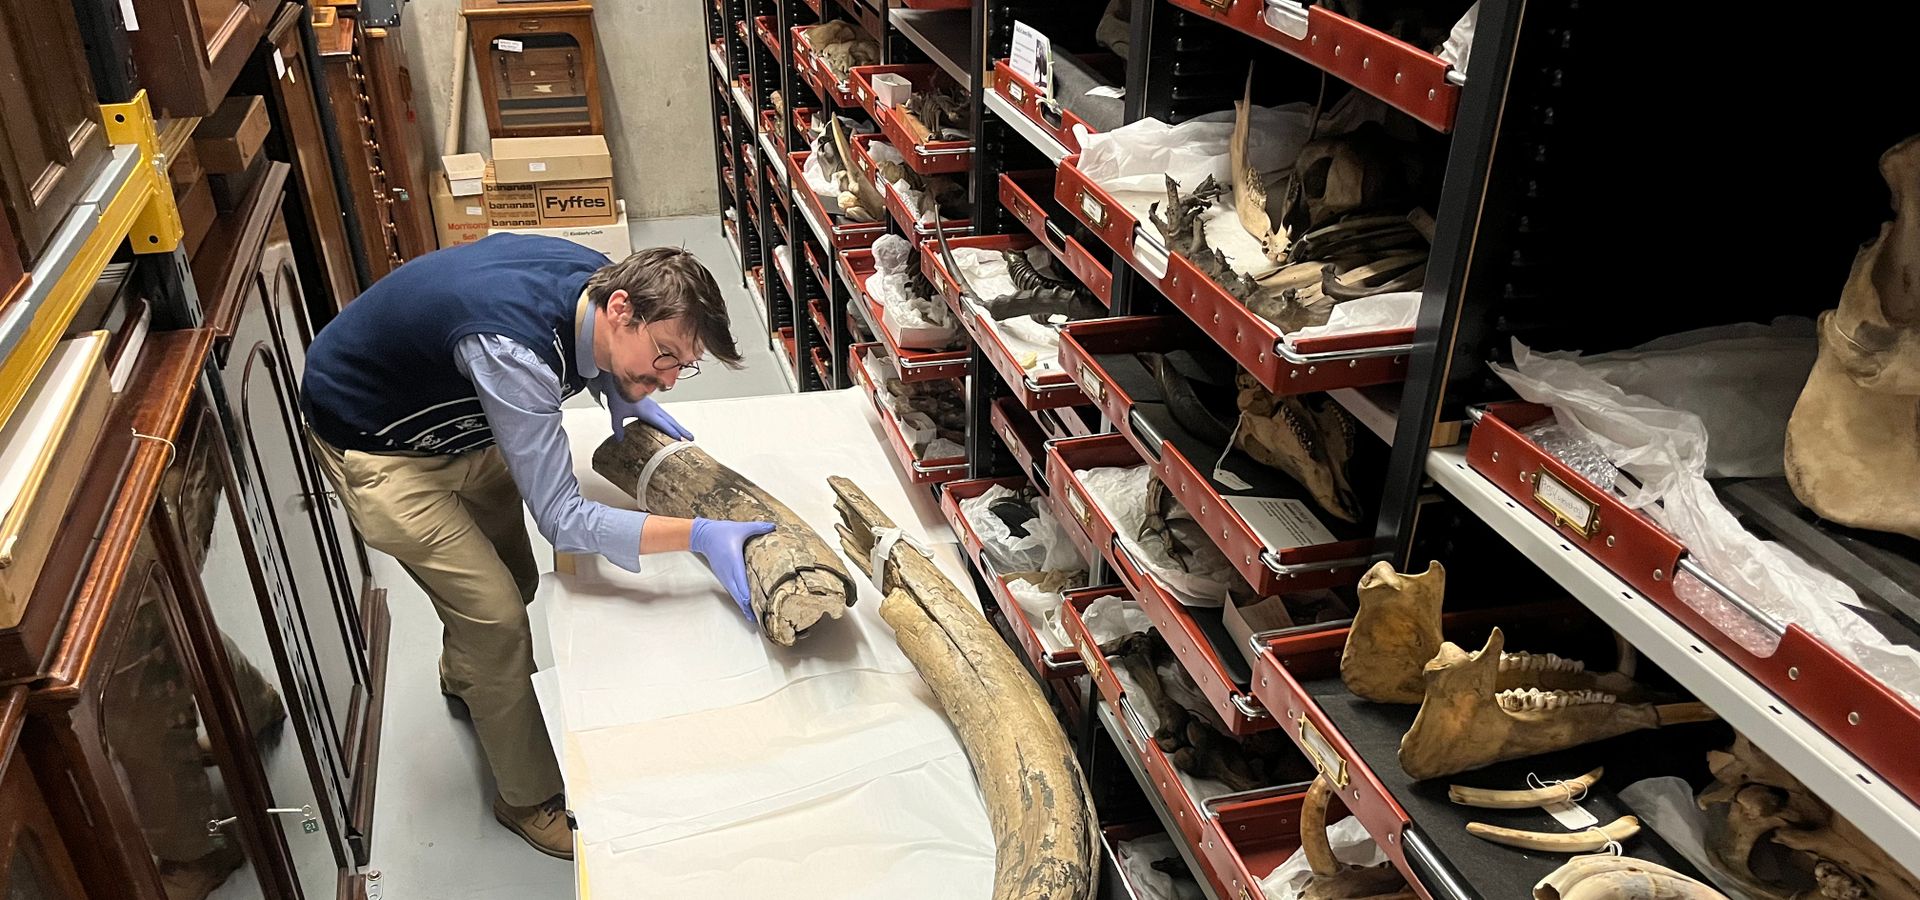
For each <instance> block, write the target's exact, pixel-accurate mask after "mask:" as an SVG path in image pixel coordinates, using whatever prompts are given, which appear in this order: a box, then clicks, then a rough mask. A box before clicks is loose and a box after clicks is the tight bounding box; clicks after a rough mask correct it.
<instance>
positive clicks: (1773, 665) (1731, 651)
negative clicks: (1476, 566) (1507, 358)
mask: <svg viewBox="0 0 1920 900" xmlns="http://www.w3.org/2000/svg"><path fill="white" fill-rule="evenodd" d="M1550 415H1552V410H1550V409H1548V408H1547V407H1545V406H1541V405H1538V404H1533V403H1498V404H1494V405H1491V406H1488V407H1487V408H1486V409H1485V410H1484V411H1483V412H1482V413H1481V414H1480V415H1479V416H1478V418H1477V419H1476V420H1475V422H1474V425H1473V431H1472V435H1471V437H1470V438H1469V439H1468V442H1467V464H1468V465H1469V466H1471V467H1472V468H1473V470H1474V471H1475V472H1478V473H1480V474H1481V475H1482V476H1484V477H1485V478H1486V479H1487V480H1489V481H1491V482H1493V483H1494V484H1496V485H1499V486H1500V490H1501V491H1503V492H1505V493H1506V494H1507V495H1508V496H1509V497H1512V498H1513V500H1514V502H1516V503H1518V504H1520V505H1521V506H1524V507H1526V508H1527V509H1528V510H1531V511H1532V512H1533V514H1534V515H1535V516H1538V517H1539V518H1540V519H1541V520H1542V521H1545V522H1547V523H1549V524H1551V525H1553V526H1554V529H1555V530H1556V531H1558V532H1559V533H1560V534H1561V535H1563V536H1565V538H1566V541H1567V543H1568V544H1569V545H1572V546H1577V547H1579V548H1580V549H1581V550H1583V551H1585V552H1586V553H1587V555H1589V556H1591V557H1593V559H1594V561H1596V562H1598V563H1600V564H1601V565H1602V566H1605V567H1606V568H1607V570H1608V571H1610V572H1612V573H1613V574H1615V575H1617V576H1619V577H1620V579H1621V580H1622V581H1625V582H1626V583H1628V584H1630V585H1632V586H1633V587H1634V589H1635V590H1638V591H1639V592H1640V593H1641V594H1643V595H1645V596H1646V597H1647V599H1649V600H1651V601H1653V603H1654V605H1656V606H1658V607H1660V609H1661V610H1663V611H1665V612H1666V613H1667V615H1669V616H1672V617H1673V619H1674V620H1675V621H1677V622H1679V623H1680V624H1681V625H1682V626H1683V627H1685V628H1686V629H1687V630H1688V631H1691V632H1692V633H1693V634H1695V635H1697V636H1698V637H1700V639H1701V640H1704V641H1706V642H1707V643H1708V644H1711V645H1712V646H1713V648H1714V649H1715V650H1718V651H1720V653H1721V654H1722V655H1724V656H1725V657H1726V658H1727V659H1729V660H1731V661H1732V662H1733V663H1734V664H1735V665H1737V666H1739V667H1740V668H1741V669H1743V670H1745V671H1746V672H1747V674H1748V675H1751V676H1753V679H1754V680H1755V681H1758V682H1759V683H1761V684H1763V685H1765V686H1766V688H1767V689H1768V690H1770V691H1772V692H1773V693H1774V694H1775V695H1777V696H1779V697H1780V699H1782V700H1784V701H1786V704H1787V705H1788V706H1790V707H1792V708H1793V709H1794V711H1795V712H1798V713H1799V714H1800V715H1802V716H1804V717H1805V718H1806V719H1807V721H1809V722H1812V723H1813V724H1814V725H1815V726H1816V727H1818V728H1819V729H1820V730H1821V731H1823V732H1825V733H1826V734H1827V736H1828V737H1831V738H1832V739H1833V740H1834V741H1836V742H1837V743H1839V744H1840V745H1841V746H1843V747H1845V748H1847V750H1848V751H1849V752H1851V753H1852V754H1853V755H1854V756H1857V757H1859V758H1860V761H1861V762H1863V763H1865V764H1866V765H1868V766H1869V767H1871V768H1872V769H1873V770H1874V772H1876V773H1877V774H1879V775H1880V777H1882V778H1884V779H1886V781H1887V783H1888V784H1891V785H1893V786H1894V787H1895V788H1897V789H1898V790H1899V791H1900V792H1901V793H1903V794H1906V795H1907V796H1908V797H1911V798H1915V799H1920V755H1916V754H1915V753H1914V752H1913V747H1912V743H1913V735H1916V734H1920V710H1917V709H1915V708H1914V707H1913V706H1911V705H1909V704H1908V703H1907V702H1906V700H1905V699H1904V698H1902V697H1901V696H1900V695H1899V694H1896V693H1894V692H1893V691H1892V690H1891V689H1889V688H1888V687H1887V686H1886V685H1884V684H1882V683H1881V682H1880V680H1879V679H1877V678H1874V677H1873V676H1872V675H1869V674H1867V673H1866V672H1865V671H1862V670H1861V669H1860V667H1859V666H1858V665H1856V664H1855V663H1854V662H1853V661H1852V660H1851V659H1848V658H1847V657H1845V656H1843V655H1841V654H1840V653H1839V652H1837V651H1835V650H1834V649H1833V648H1832V647H1830V646H1828V645H1827V644H1826V643H1824V642H1823V641H1821V640H1820V639H1819V638H1817V637H1814V636H1813V635H1812V634H1811V633H1809V632H1807V631H1806V630H1805V629H1803V628H1801V627H1800V626H1799V625H1797V624H1794V623H1790V622H1777V621H1774V620H1773V619H1772V618H1771V617H1770V616H1767V615H1766V614H1765V613H1763V612H1761V611H1759V610H1758V609H1755V608H1753V606H1752V604H1750V603H1747V602H1746V601H1745V600H1744V599H1742V598H1740V597H1738V596H1736V595H1735V593H1734V592H1733V591H1732V590H1729V589H1724V588H1723V587H1722V586H1720V585H1718V580H1717V579H1714V578H1713V577H1712V576H1711V575H1709V574H1708V573H1706V572H1705V570H1704V569H1702V568H1701V567H1700V566H1699V565H1698V564H1697V563H1695V562H1694V561H1693V560H1692V559H1691V558H1690V557H1689V555H1688V553H1687V548H1686V546H1685V545H1684V544H1682V543H1680V541H1679V540H1678V539H1676V538H1675V537H1674V536H1673V535H1672V534H1670V533H1668V532H1667V531H1666V530H1665V529H1663V528H1661V527H1660V526H1659V525H1658V524H1656V523H1655V522H1654V521H1653V520H1652V519H1649V518H1647V517H1646V516H1645V515H1643V514H1642V513H1641V512H1640V511H1638V510H1635V509H1631V508H1629V507H1627V506H1626V505H1625V504H1623V503H1621V502H1620V500H1619V499H1618V497H1616V496H1615V495H1613V494H1611V493H1608V492H1605V491H1602V490H1600V489H1599V488H1598V487H1595V486H1594V485H1593V484H1592V483H1590V482H1588V481H1587V480H1586V479H1584V478H1582V477H1581V476H1580V475H1579V474H1578V473H1576V472H1574V471H1573V470H1572V469H1571V468H1568V467H1567V465H1566V464H1565V463H1562V462H1561V461H1560V460H1559V459H1558V458H1556V457H1555V456H1553V455H1552V454H1550V453H1548V452H1546V451H1545V450H1543V449H1541V447H1540V445H1538V444H1536V443H1534V442H1533V441H1531V440H1529V439H1527V438H1526V437H1525V436H1524V435H1522V434H1521V433H1520V429H1523V428H1527V427H1529V426H1531V425H1534V424H1535V423H1537V422H1539V421H1541V420H1542V419H1545V418H1546V417H1548V416H1550ZM1550 498H1553V499H1550ZM1568 507H1571V508H1568ZM1682 576H1684V577H1687V578H1690V579H1692V580H1693V581H1695V582H1698V583H1699V584H1700V585H1701V586H1702V587H1703V588H1705V589H1706V591H1707V592H1710V593H1711V594H1717V595H1719V596H1721V597H1724V598H1726V600H1727V602H1728V603H1729V604H1731V605H1732V606H1733V607H1734V608H1735V609H1737V610H1739V611H1740V612H1742V613H1744V614H1745V615H1746V616H1747V617H1748V618H1751V619H1753V620H1754V622H1755V623H1757V624H1758V625H1760V626H1761V627H1763V628H1765V629H1766V630H1767V631H1769V632H1770V633H1771V634H1772V635H1775V636H1777V637H1778V639H1779V643H1778V645H1777V646H1776V647H1774V648H1773V650H1772V652H1771V653H1770V654H1767V653H1764V651H1765V649H1766V648H1765V647H1749V646H1746V645H1743V644H1742V642H1741V641H1739V640H1736V639H1735V638H1734V637H1733V636H1731V635H1729V634H1727V633H1726V632H1724V631H1721V630H1720V629H1719V628H1717V627H1715V626H1714V625H1713V624H1712V623H1711V622H1709V621H1708V620H1707V619H1706V618H1705V617H1704V616H1702V615H1701V614H1700V613H1699V612H1698V611H1696V610H1695V609H1694V608H1693V607H1692V606H1690V605H1688V604H1687V603H1686V601H1684V600H1682V599H1680V597H1679V595H1678V594H1676V593H1675V592H1674V583H1675V580H1676V578H1677V577H1682ZM1757 651H1758V652H1757Z"/></svg>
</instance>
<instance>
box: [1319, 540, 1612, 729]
mask: <svg viewBox="0 0 1920 900" xmlns="http://www.w3.org/2000/svg"><path fill="white" fill-rule="evenodd" d="M1446 584H1447V570H1446V569H1445V568H1444V567H1442V566H1441V565H1440V564H1439V563H1438V562H1430V563H1428V564H1427V571H1425V572H1422V573H1421V574H1419V575H1409V574H1405V573H1402V572H1397V571H1395V570H1394V568H1393V566H1392V565H1390V564H1388V563H1385V562H1378V563H1374V565H1373V568H1371V569H1368V570H1367V573H1366V574H1365V575H1362V576H1360V585H1359V592H1358V593H1359V599H1360V608H1359V610H1358V611H1357V612H1355V613H1354V616H1353V627H1352V628H1351V629H1350V630H1349V631H1348V633H1347V646H1346V649H1345V650H1344V651H1343V652H1342V653H1341V654H1340V679H1341V680H1342V681H1344V682H1345V683H1346V685H1347V689H1348V690H1350V691H1353V693H1354V694H1355V695H1356V696H1358V697H1361V698H1364V699H1367V700H1372V701H1374V702H1375V703H1419V702H1420V701H1421V700H1422V699H1424V698H1425V697H1426V678H1425V675H1424V674H1423V673H1422V668H1423V667H1424V666H1426V664H1427V662H1428V661H1429V660H1431V659H1433V657H1434V655H1435V654H1437V653H1438V652H1439V651H1440V644H1441V640H1442V639H1441V636H1440V609H1441V603H1442V600H1444V598H1445V594H1446ZM1517 688H1539V689H1542V690H1548V691H1598V692H1600V693H1604V694H1612V695H1614V696H1615V698H1626V699H1636V698H1638V696H1639V694H1640V693H1641V690H1640V687H1639V686H1638V685H1636V684H1634V682H1633V679H1631V678H1628V677H1626V676H1624V675H1621V674H1620V673H1618V672H1604V673H1602V672H1589V671H1587V669H1586V664H1585V663H1583V662H1581V661H1579V660H1577V659H1565V658H1562V657H1560V656H1557V655H1555V654H1552V653H1526V652H1515V653H1502V654H1500V679H1499V681H1498V689H1499V690H1502V691H1506V690H1513V689H1517Z"/></svg>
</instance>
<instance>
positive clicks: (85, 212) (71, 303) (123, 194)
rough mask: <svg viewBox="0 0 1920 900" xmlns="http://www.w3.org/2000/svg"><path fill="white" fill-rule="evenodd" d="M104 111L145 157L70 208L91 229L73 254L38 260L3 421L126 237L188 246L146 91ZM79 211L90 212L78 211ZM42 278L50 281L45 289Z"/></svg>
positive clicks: (110, 134) (7, 372) (7, 381)
mask: <svg viewBox="0 0 1920 900" xmlns="http://www.w3.org/2000/svg"><path fill="white" fill-rule="evenodd" d="M100 118H101V121H102V122H103V123H105V125H106V129H107V140H108V142H109V143H112V144H114V145H116V147H118V146H132V147H133V148H134V152H135V153H136V154H137V156H138V158H137V159H136V160H135V161H134V165H133V166H132V167H131V171H130V172H129V173H128V175H127V177H126V179H125V180H124V181H123V182H121V183H120V184H119V185H118V187H117V188H116V189H115V190H114V191H113V193H112V194H111V195H110V196H105V197H99V198H97V199H89V200H86V201H82V203H81V204H80V205H79V206H77V207H75V209H74V210H73V212H72V213H70V214H69V218H68V224H66V225H63V226H62V229H63V230H65V231H67V232H68V233H71V231H72V230H74V229H76V228H84V229H85V231H84V232H83V233H81V234H78V235H74V236H73V237H72V238H71V240H73V241H74V242H75V243H74V244H69V245H68V246H71V247H74V249H73V251H72V253H71V254H70V255H69V254H61V255H60V256H59V262H58V263H49V262H48V261H46V260H43V261H42V265H40V266H36V267H35V270H34V272H33V282H34V286H33V287H31V288H29V289H28V293H29V295H30V296H29V298H27V299H25V300H23V301H21V302H30V303H32V308H31V312H30V313H29V314H30V315H31V316H32V317H33V319H32V321H31V322H29V323H28V324H27V326H26V329H25V331H24V332H23V333H21V335H20V337H19V340H18V341H17V342H15V343H14V344H13V346H12V347H10V348H8V349H7V351H6V358H5V360H3V361H0V423H4V422H6V421H7V419H9V418H10V417H12V415H13V413H14V410H15V409H16V408H18V407H19V405H20V400H21V398H23V397H25V396H26V394H27V390H28V389H29V388H31V387H32V386H33V382H34V380H35V379H36V378H38V377H39V375H40V367H41V366H44V365H46V362H47V359H48V358H49V357H51V356H52V355H53V348H54V345H56V344H58V343H59V342H60V336H61V335H63V334H65V333H66V330H67V326H68V325H70V324H72V323H73V316H74V314H75V313H76V312H78V311H79V309H80V304H81V302H82V301H84V300H85V299H86V298H87V295H88V294H89V292H91V291H92V290H93V286H94V283H95V282H97V281H99V280H100V273H101V272H103V271H105V270H106V267H107V263H108V262H110V261H112V259H113V254H114V253H115V252H117V251H118V250H119V249H120V242H121V241H127V242H129V243H131V244H132V245H133V250H134V252H135V253H171V252H173V251H174V250H175V249H176V248H178V247H179V246H180V237H181V228H180V211H179V209H178V208H176V207H175V206H174V204H173V188H172V186H171V185H169V184H168V183H167V178H166V172H164V171H163V170H162V168H163V167H164V166H165V165H166V161H165V160H164V159H162V158H161V157H160V155H159V153H158V149H159V146H160V141H159V135H158V133H157V132H156V131H155V130H154V127H153V111H152V109H151V107H149V106H148V105H147V93H146V91H141V92H140V93H138V94H135V95H134V98H133V99H132V100H131V101H128V102H126V103H110V104H102V105H101V107H100ZM123 168H125V164H124V163H118V162H116V164H115V165H114V166H113V167H112V169H111V171H114V172H117V171H121V170H122V169H123ZM102 177H107V176H102ZM79 216H85V217H87V218H86V219H76V218H75V217H79ZM89 220H90V221H89ZM75 223H79V224H75ZM42 269H46V271H42ZM40 285H47V287H46V288H44V289H42V288H41V287H40Z"/></svg>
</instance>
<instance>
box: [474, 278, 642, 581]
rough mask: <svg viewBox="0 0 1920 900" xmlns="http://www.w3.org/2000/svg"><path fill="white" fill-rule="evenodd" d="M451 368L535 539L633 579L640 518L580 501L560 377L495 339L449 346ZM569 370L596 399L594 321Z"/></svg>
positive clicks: (512, 343) (585, 328)
mask: <svg viewBox="0 0 1920 900" xmlns="http://www.w3.org/2000/svg"><path fill="white" fill-rule="evenodd" d="M454 351H455V353H454V359H455V365H457V366H458V367H459V369H460V374H462V375H465V376H466V377H467V380H469V381H472V382H473V388H474V391H475V392H476V393H478V394H479V395H480V408H481V410H482V411H484V412H485V413H486V415H487V424H489V425H491V426H492V427H493V437H494V441H495V443H497V444H498V445H499V447H500V453H501V455H502V456H504V457H505V458H506V461H507V472H508V473H509V474H511V475H512V476H513V483H514V485H516V486H517V487H519V488H520V496H521V498H522V499H524V500H526V503H527V508H528V509H530V510H532V511H533V521H534V523H535V524H537V525H538V526H539V527H540V534H541V535H542V536H544V537H545V538H546V539H547V541H548V542H549V543H551V544H553V546H554V549H556V550H559V551H561V552H563V553H598V554H600V555H601V556H604V557H606V558H607V559H608V560H610V561H611V562H612V563H613V564H614V565H616V566H619V567H620V568H622V569H626V570H627V571H629V572H638V571H640V527H641V525H642V524H643V523H645V522H646V521H647V514H646V513H643V512H634V511H633V510H630V509H617V508H615V507H611V506H608V505H606V504H604V503H596V502H594V501H592V500H588V499H587V498H585V497H582V496H580V481H579V479H577V478H575V477H573V450H572V448H571V447H569V446H568V444H567V436H566V433H565V431H563V430H562V429H561V427H560V421H561V416H560V403H561V401H562V400H564V399H565V396H564V393H563V391H562V390H561V387H560V376H558V375H556V374H554V371H553V369H552V368H551V367H549V366H548V365H547V364H546V363H545V362H542V361H541V359H540V357H539V356H538V355H536V354H535V353H534V352H533V351H532V350H531V349H528V348H527V346H526V345H524V344H522V343H520V342H519V341H516V340H514V339H512V338H509V337H506V336H504V335H498V334H472V335H468V336H466V337H464V338H461V339H460V342H459V343H458V344H455V345H454ZM574 362H575V363H576V364H577V365H578V366H579V370H580V374H582V375H584V376H586V377H587V378H589V379H591V380H590V381H589V384H590V385H591V386H592V387H593V389H594V395H595V396H596V397H598V396H599V395H600V394H602V393H603V392H604V391H605V390H606V386H605V385H604V384H602V383H601V379H603V378H605V376H604V375H603V374H602V373H601V371H600V368H599V367H598V366H596V365H594V362H593V317H592V316H591V315H588V316H586V318H585V321H583V322H582V323H581V324H580V335H579V340H578V341H577V342H576V347H575V352H574Z"/></svg>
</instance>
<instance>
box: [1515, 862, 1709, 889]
mask: <svg viewBox="0 0 1920 900" xmlns="http://www.w3.org/2000/svg"><path fill="white" fill-rule="evenodd" d="M1533 897H1534V900H1727V898H1726V895H1725V894H1722V893H1720V892H1719V891H1716V890H1714V889H1713V888H1710V887H1708V886H1706V885H1704V884H1701V883H1700V882H1698V881H1695V880H1694V879H1692V878H1688V877H1687V876H1685V875H1682V874H1680V873H1679V872H1675V871H1674V870H1672V869H1669V868H1667V867H1666V866H1661V865H1656V864H1654V863H1650V862H1647V861H1646V860H1643V859H1634V858H1633V857H1630V856H1614V855H1612V854H1597V855H1594V856H1576V857H1574V858H1572V859H1570V860H1567V863H1566V865H1563V866H1561V867H1560V868H1558V869H1555V870H1553V872H1552V873H1550V874H1548V875H1547V877H1545V878H1542V879H1540V881H1539V883H1537V884H1535V885H1534V886H1533Z"/></svg>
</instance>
